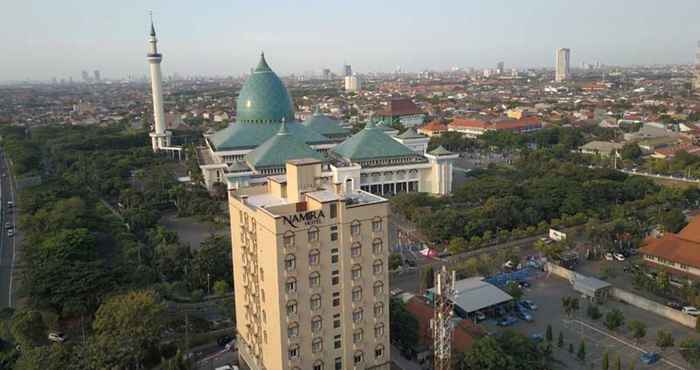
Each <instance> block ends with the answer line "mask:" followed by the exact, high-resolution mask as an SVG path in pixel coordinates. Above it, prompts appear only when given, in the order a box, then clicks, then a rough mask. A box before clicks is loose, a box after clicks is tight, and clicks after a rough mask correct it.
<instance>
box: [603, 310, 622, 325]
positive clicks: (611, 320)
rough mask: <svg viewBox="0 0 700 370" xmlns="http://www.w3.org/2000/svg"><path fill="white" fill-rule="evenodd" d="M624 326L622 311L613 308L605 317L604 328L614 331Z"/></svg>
mask: <svg viewBox="0 0 700 370" xmlns="http://www.w3.org/2000/svg"><path fill="white" fill-rule="evenodd" d="M624 324H625V316H624V315H623V314H622V311H620V310H619V309H617V308H615V309H613V310H612V311H610V312H608V313H607V314H606V315H605V327H607V328H608V329H610V330H615V329H617V328H619V327H620V326H622V325H624Z"/></svg>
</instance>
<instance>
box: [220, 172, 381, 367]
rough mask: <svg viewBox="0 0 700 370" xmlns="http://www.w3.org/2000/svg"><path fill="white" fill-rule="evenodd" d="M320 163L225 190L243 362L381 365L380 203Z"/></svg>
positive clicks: (256, 364)
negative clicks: (330, 175) (335, 179)
mask: <svg viewBox="0 0 700 370" xmlns="http://www.w3.org/2000/svg"><path fill="white" fill-rule="evenodd" d="M322 166H323V164H322V162H321V161H319V160H317V159H296V160H289V161H287V162H286V174H285V175H276V176H270V177H268V181H267V182H266V183H265V184H264V185H257V186H248V187H241V188H239V189H236V190H231V191H230V193H229V209H230V214H231V235H232V244H233V246H232V247H233V267H234V282H235V299H236V301H235V306H236V327H237V337H238V350H239V355H240V359H241V363H242V365H243V366H244V368H246V367H248V368H250V369H252V370H263V369H267V370H336V369H343V370H346V369H362V370H364V369H381V370H388V369H389V366H390V365H389V364H390V359H389V276H388V266H387V263H388V258H387V257H388V250H387V247H388V246H387V235H388V233H387V215H388V203H387V200H386V199H384V198H382V197H379V196H377V195H373V194H371V193H368V192H364V191H361V190H354V189H355V187H354V186H353V184H352V183H351V181H352V180H348V183H335V184H329V183H328V181H327V178H324V177H323V176H322Z"/></svg>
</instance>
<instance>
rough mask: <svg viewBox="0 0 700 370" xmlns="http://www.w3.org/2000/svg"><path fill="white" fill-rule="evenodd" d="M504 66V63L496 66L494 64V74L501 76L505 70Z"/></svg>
mask: <svg viewBox="0 0 700 370" xmlns="http://www.w3.org/2000/svg"><path fill="white" fill-rule="evenodd" d="M505 66H506V64H505V63H503V62H498V64H496V74H499V75H502V74H503V71H504V70H505Z"/></svg>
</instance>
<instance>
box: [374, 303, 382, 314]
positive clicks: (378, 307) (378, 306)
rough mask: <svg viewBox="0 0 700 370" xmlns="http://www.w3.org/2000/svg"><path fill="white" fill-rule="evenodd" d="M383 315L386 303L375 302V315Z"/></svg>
mask: <svg viewBox="0 0 700 370" xmlns="http://www.w3.org/2000/svg"><path fill="white" fill-rule="evenodd" d="M382 315H384V303H383V302H377V303H375V304H374V317H376V318H380V317H381V316H382Z"/></svg>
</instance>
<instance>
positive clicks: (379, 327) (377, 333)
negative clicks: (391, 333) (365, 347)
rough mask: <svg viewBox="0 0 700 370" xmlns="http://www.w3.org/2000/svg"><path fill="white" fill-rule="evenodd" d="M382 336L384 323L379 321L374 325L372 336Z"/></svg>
mask: <svg viewBox="0 0 700 370" xmlns="http://www.w3.org/2000/svg"><path fill="white" fill-rule="evenodd" d="M383 336H384V324H381V323H379V324H377V325H376V326H375V327H374V337H375V338H381V337H383Z"/></svg>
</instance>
